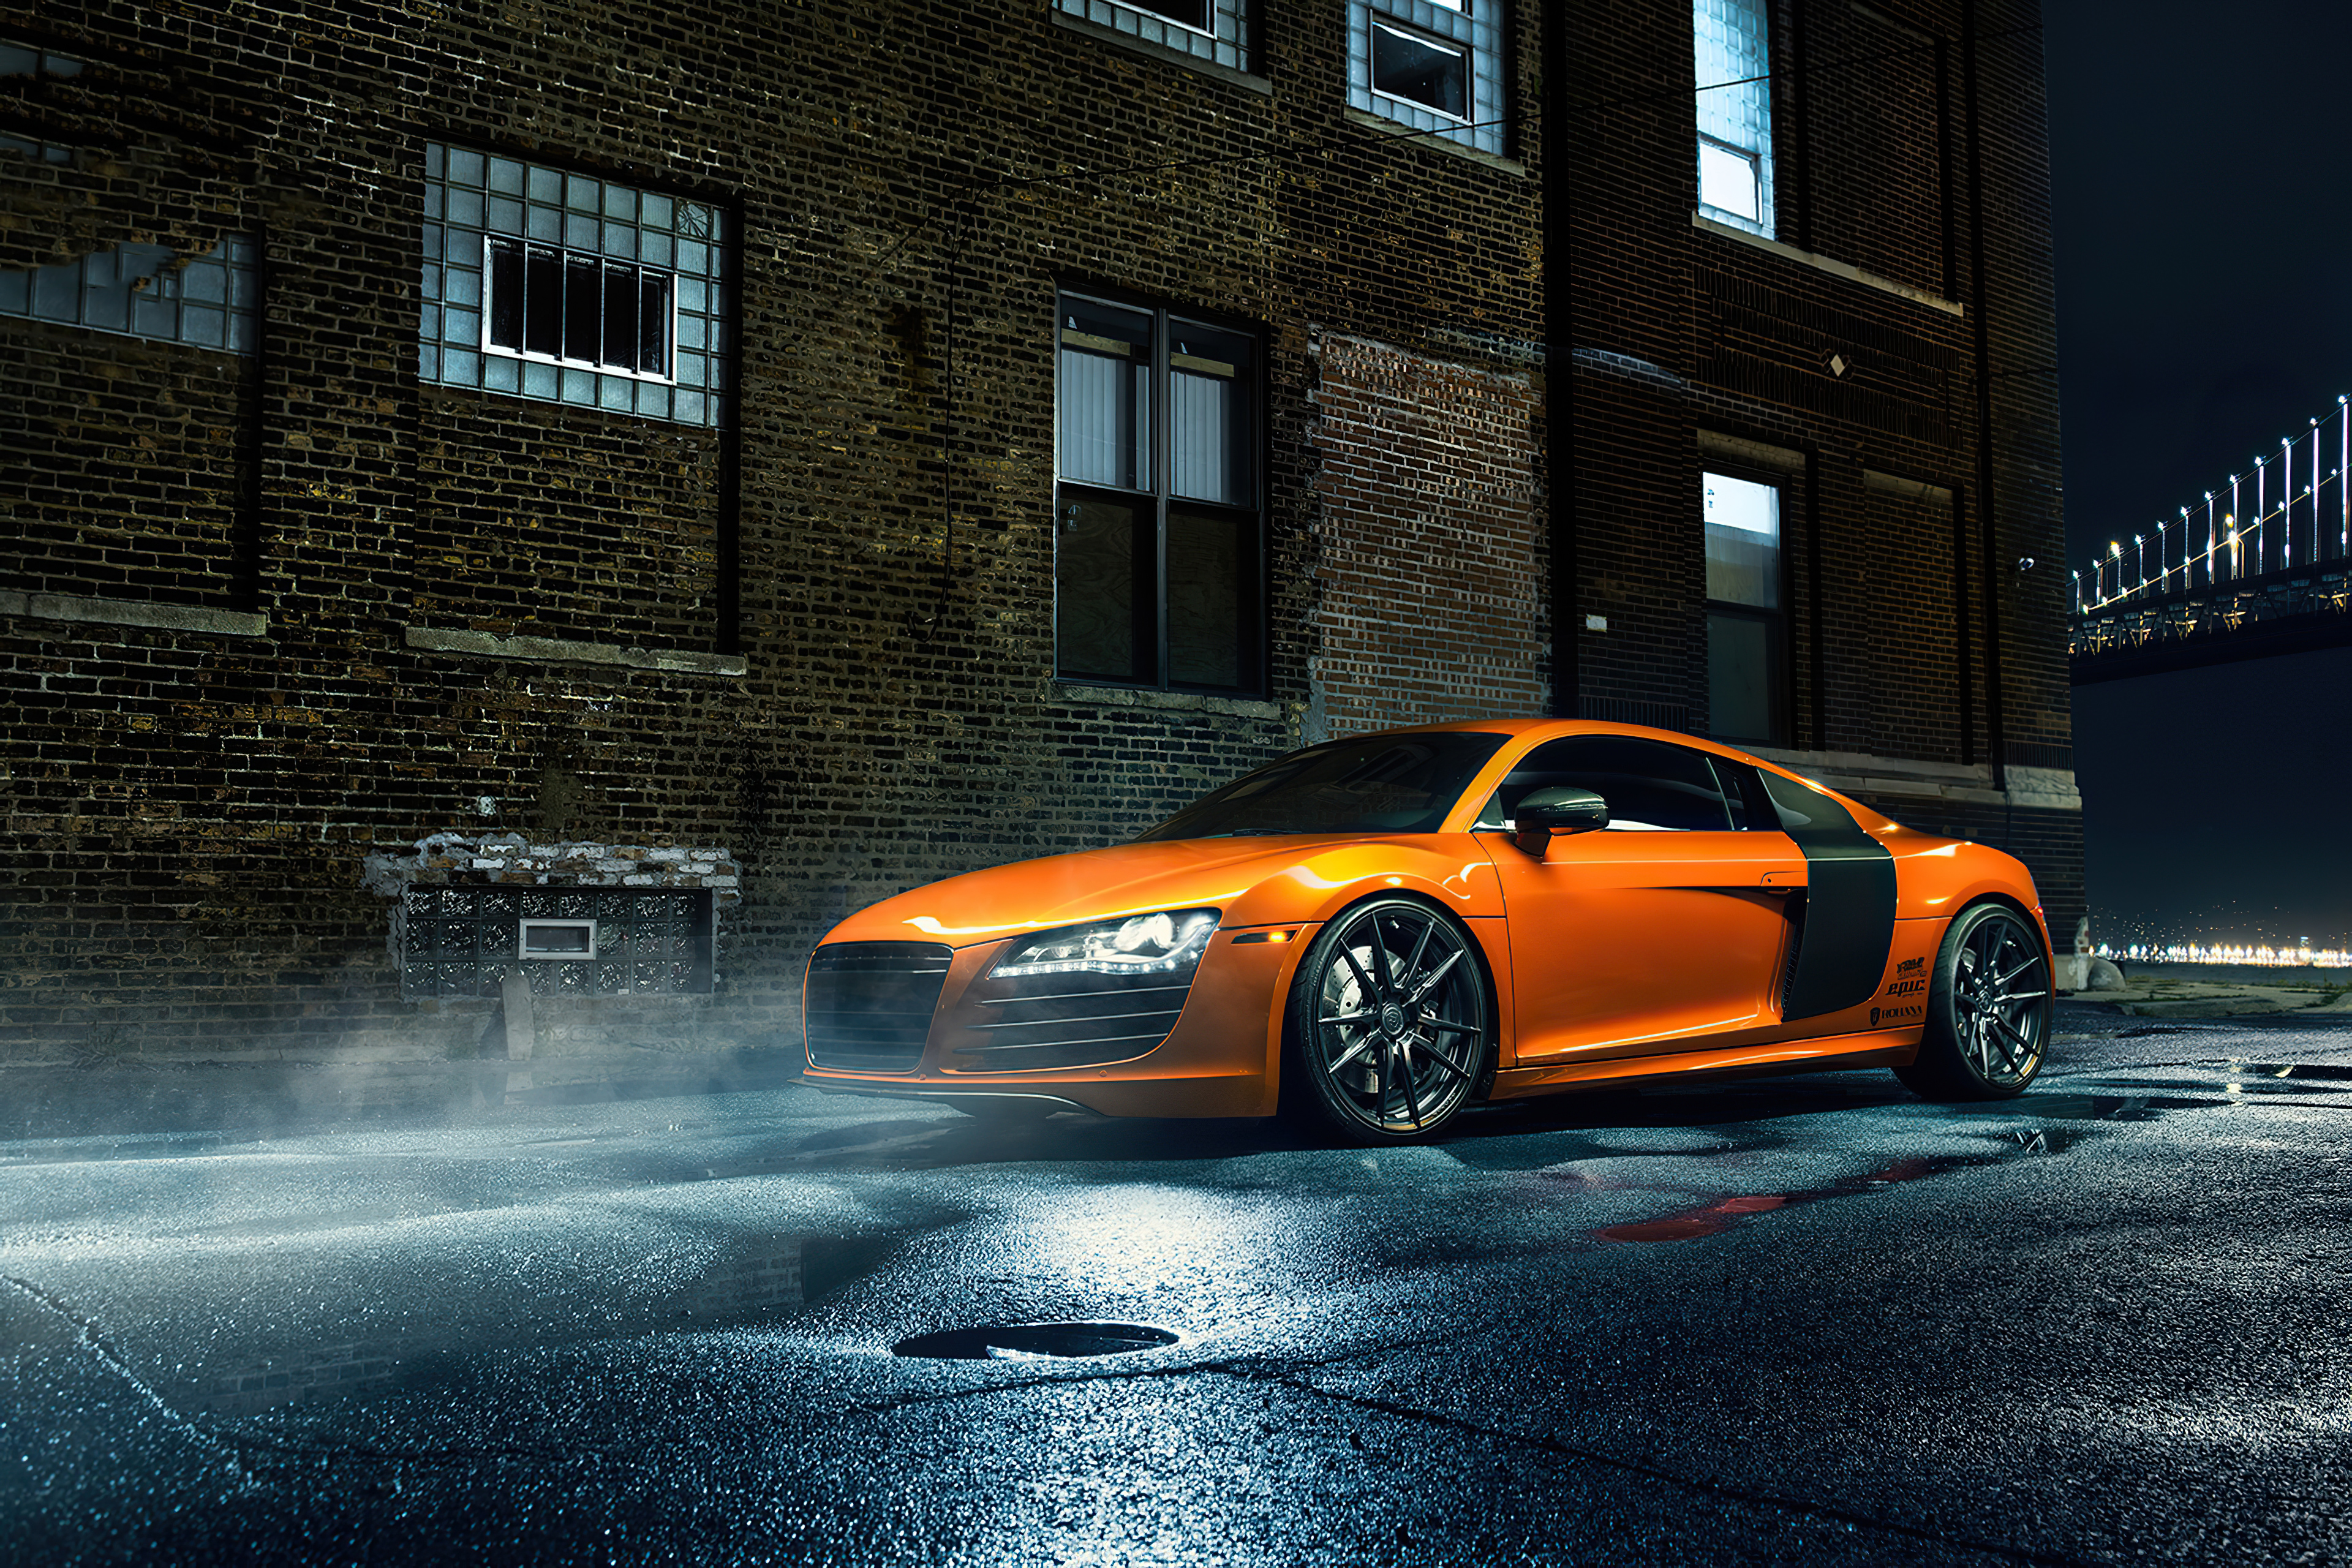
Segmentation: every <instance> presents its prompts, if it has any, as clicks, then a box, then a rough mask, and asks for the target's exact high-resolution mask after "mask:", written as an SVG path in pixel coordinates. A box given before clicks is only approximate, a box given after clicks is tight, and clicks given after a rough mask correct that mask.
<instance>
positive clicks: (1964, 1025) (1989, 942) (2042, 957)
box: [1895, 903, 2053, 1100]
mask: <svg viewBox="0 0 2352 1568" xmlns="http://www.w3.org/2000/svg"><path fill="white" fill-rule="evenodd" d="M2050 978H2051V976H2050V955H2049V954H2048V953H2046V952H2043V951H2042V938H2041V935H2040V933H2038V932H2037V931H2035V930H2034V929H2033V925H2032V921H2028V920H2027V919H2026V918H2025V917H2024V916H2022V915H2021V914H2019V913H2018V912H2017V911H2016V910H2012V909H2011V908H2010V907H2009V906H2008V905H2006V904H1990V903H1987V904H1974V905H1971V906H1969V908H1968V909H1965V910H1961V911H1960V912H1959V914H1958V915H1957V916H1956V917H1954V919H1953V921H1952V926H1951V929H1950V930H1949V931H1946V932H1945V933H1944V944H1943V946H1942V947H1941V948H1940V949H1938V950H1937V953H1936V973H1935V975H1934V977H1933V979H1932V980H1931V981H1930V983H1929V984H1928V987H1927V1033H1926V1036H1925V1037H1924V1038H1923V1039H1922V1040H1921V1042H1920V1045H1919V1057H1918V1059H1917V1060H1916V1061H1915V1062H1913V1063H1912V1064H1911V1065H1910V1066H1909V1067H1905V1068H1895V1077H1897V1078H1899V1079H1902V1080H1903V1081H1904V1083H1905V1084H1906V1085H1908V1086H1909V1087H1910V1088H1911V1089H1913V1090H1914V1091H1916V1093H1918V1094H1921V1095H1924V1096H1926V1097H1927V1099H1929V1100H2006V1099H2008V1098H2009V1097H2010V1096H2011V1095H2015V1094H2021V1093H2023V1092H2024V1090H2025V1086H2026V1085H2028V1084H2030V1083H2032V1081H2033V1079H2034V1075H2035V1074H2037V1073H2039V1072H2040V1071H2041V1070H2042V1053H2043V1051H2044V1050H2045V1049H2046V1048H2047V1046H2048V1043H2049V1039H2050V1015H2051V1006H2052V1001H2053V996H2052V990H2051V984H2050Z"/></svg>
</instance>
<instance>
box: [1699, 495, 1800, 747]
mask: <svg viewBox="0 0 2352 1568" xmlns="http://www.w3.org/2000/svg"><path fill="white" fill-rule="evenodd" d="M1702 483H1703V486H1704V515H1705V518H1706V686H1707V732H1708V733H1709V734H1711V735H1714V736H1716V737H1717V738H1718V739H1721V740H1727V741H1752V742H1762V743H1764V744H1768V745H1769V744H1776V743H1778V742H1780V741H1781V739H1782V738H1783V736H1784V735H1785V734H1786V732H1787V729H1788V717H1787V707H1788V704H1787V701H1786V700H1785V697H1784V695H1783V692H1784V689H1785V688H1786V686H1787V684H1788V682H1787V679H1786V678H1785V676H1784V675H1783V673H1782V661H1783V659H1784V658H1785V657H1786V656H1785V654H1784V652H1783V647H1784V645H1785V643H1786V641H1787V637H1786V636H1785V632H1784V625H1785V623H1784V616H1783V613H1782V609H1781V593H1780V488H1779V487H1778V486H1777V485H1772V484H1765V483H1759V482H1758V481H1757V480H1754V479H1738V478H1736V477H1734V476H1732V475H1729V474H1717V473H1709V474H1706V475H1705V476H1703V479H1702Z"/></svg>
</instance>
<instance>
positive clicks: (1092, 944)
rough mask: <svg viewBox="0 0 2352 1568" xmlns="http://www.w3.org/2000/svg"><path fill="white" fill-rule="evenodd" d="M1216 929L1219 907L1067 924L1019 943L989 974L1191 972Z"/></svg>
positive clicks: (1151, 973) (1006, 951) (1011, 976)
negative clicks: (1081, 923)
mask: <svg viewBox="0 0 2352 1568" xmlns="http://www.w3.org/2000/svg"><path fill="white" fill-rule="evenodd" d="M1216 929H1217V911H1216V910H1168V911H1163V912H1160V913H1154V914H1148V915H1134V916H1130V917H1129V919H1126V920H1123V921H1102V922H1101V923H1099V924H1097V925H1087V926H1067V927H1065V928H1064V929H1062V930H1060V931H1045V932H1043V933H1041V934H1040V935H1037V936H1032V937H1024V938H1022V939H1021V940H1020V941H1018V942H1014V943H1013V945H1012V946H1011V947H1010V948H1007V949H1006V950H1005V952H1004V956H1003V957H1002V958H1000V959H998V960H997V961H996V967H995V968H993V969H992V970H991V971H989V973H991V974H992V975H994V976H996V977H998V978H1000V979H1008V980H1012V979H1018V978H1020V977H1021V976H1022V975H1024V974H1072V973H1085V974H1150V975H1166V974H1189V973H1192V970H1193V969H1194V968H1195V967H1196V966H1197V965H1198V964H1199V963H1200V962H1201V953H1202V950H1203V949H1204V948H1206V947H1207V946H1208V945H1209V938H1210V936H1211V935H1212V934H1213V933H1214V932H1215V931H1216Z"/></svg>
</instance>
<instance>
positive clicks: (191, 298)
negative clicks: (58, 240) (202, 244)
mask: <svg viewBox="0 0 2352 1568" xmlns="http://www.w3.org/2000/svg"><path fill="white" fill-rule="evenodd" d="M253 263H254V243H253V241H252V240H250V239H248V238H247V237H243V236H241V235H232V236H230V237H228V238H226V239H224V240H222V241H221V242H220V243H219V244H218V245H215V246H214V247H212V248H211V249H210V250H208V251H205V253H203V254H202V255H200V256H189V255H185V254H183V253H182V252H179V251H175V250H172V249H169V248H167V247H163V246H160V245H130V244H124V245H118V246H115V247H112V248H110V249H107V250H100V251H95V252H93V253H91V254H90V255H88V256H84V257H79V258H76V259H74V260H72V261H65V262H59V263H58V264H56V265H54V266H50V267H30V268H0V316H27V317H30V318H31V319H33V320H34V321H61V322H63V323H65V324H66V325H68V326H73V327H88V328H90V329H91V330H93V331H101V332H122V333H125V334H127V335H129V336H131V337H136V338H154V339H158V340H160V341H162V342H174V343H193V344H194V345H195V346H197V347H198V348H207V349H226V350H227V351H229V352H230V353H252V352H253V341H254V331H255V327H254V290H255V283H254V267H253Z"/></svg>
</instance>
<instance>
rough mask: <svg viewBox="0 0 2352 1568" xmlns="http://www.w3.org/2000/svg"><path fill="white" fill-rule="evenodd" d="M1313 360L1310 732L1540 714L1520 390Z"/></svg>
mask: <svg viewBox="0 0 2352 1568" xmlns="http://www.w3.org/2000/svg"><path fill="white" fill-rule="evenodd" d="M1315 347H1316V368H1317V371H1318V378H1317V381H1316V386H1315V394H1314V399H1315V407H1316V410H1317V412H1318V415H1319V416H1320V417H1319V418H1318V422H1317V425H1316V436H1317V440H1318V447H1320V449H1321V451H1322V453H1323V460H1322V463H1321V465H1320V468H1319V470H1318V473H1317V476H1316V480H1315V496H1316V500H1318V503H1319V518H1318V527H1319V531H1320V533H1321V536H1322V539H1323V548H1322V551H1321V552H1320V561H1319V564H1318V569H1317V572H1316V577H1317V581H1318V584H1319V587H1320V590H1321V592H1320V594H1319V595H1318V599H1317V602H1316V607H1315V621H1316V625H1317V626H1318V629H1319V630H1320V632H1321V634H1322V637H1321V644H1322V648H1321V652H1320V653H1319V654H1318V655H1317V657H1316V658H1315V661H1314V668H1315V674H1316V680H1315V694H1314V699H1313V700H1314V702H1315V704H1316V716H1317V719H1318V721H1319V722H1320V725H1321V726H1322V728H1323V729H1324V730H1325V731H1327V732H1328V733H1330V734H1333V735H1342V734H1349V733H1352V732H1355V731H1363V730H1374V729H1380V728H1381V727H1383V726H1387V725H1393V724H1434V723H1441V722H1444V721H1446V720H1449V719H1477V718H1486V717H1491V716H1502V717H1522V716H1526V715H1529V714H1536V713H1541V712H1543V711H1544V710H1545V709H1546V706H1547V702H1548V699H1549V691H1548V690H1547V689H1546V681H1545V668H1544V666H1545V661H1546V658H1547V656H1548V654H1549V633H1550V626H1549V624H1548V622H1547V618H1546V616H1545V614H1544V610H1543V605H1542V597H1541V594H1540V589H1541V587H1542V584H1543V582H1544V574H1545V569H1546V564H1547V563H1546V561H1545V559H1544V548H1543V544H1542V542H1541V541H1540V539H1539V538H1538V532H1537V528H1538V520H1537V517H1536V512H1535V505H1534V502H1535V493H1534V487H1535V475H1536V471H1537V470H1536V452H1535V445H1534V442H1535V420H1536V412H1537V408H1538V402H1537V399H1536V396H1535V393H1534V390H1533V388H1532V386H1531V385H1530V384H1529V378H1528V376H1527V375H1526V374H1496V373H1493V372H1490V371H1479V370H1475V369H1470V368H1468V367H1465V366H1460V365H1452V364H1446V363H1442V362H1437V361H1433V360H1430V359H1428V358H1426V357H1423V356H1421V355H1417V354H1411V353H1404V352H1402V351H1401V350H1398V349H1392V348H1390V347H1388V346H1387V345H1385V344H1381V343H1376V342H1366V341H1364V340H1362V339H1359V338H1349V337H1344V336H1341V335H1339V334H1337V333H1329V332H1327V333H1324V334H1322V335H1321V336H1320V337H1319V338H1318V340H1317V342H1316V345H1315Z"/></svg>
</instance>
